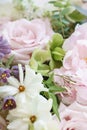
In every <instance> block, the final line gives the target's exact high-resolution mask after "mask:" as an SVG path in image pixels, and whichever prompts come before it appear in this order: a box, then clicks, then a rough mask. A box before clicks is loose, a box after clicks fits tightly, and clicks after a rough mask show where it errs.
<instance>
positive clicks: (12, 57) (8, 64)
mask: <svg viewBox="0 0 87 130" xmlns="http://www.w3.org/2000/svg"><path fill="white" fill-rule="evenodd" d="M13 60H14V55H13V56H11V57H10V58H9V59H8V61H7V62H6V67H7V68H9V67H10V65H11V64H12V62H13Z"/></svg>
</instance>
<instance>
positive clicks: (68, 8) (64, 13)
mask: <svg viewBox="0 0 87 130" xmlns="http://www.w3.org/2000/svg"><path fill="white" fill-rule="evenodd" d="M74 10H75V8H74V7H73V6H68V7H66V8H64V9H63V10H62V11H61V12H60V14H61V15H68V14H71V13H72V12H73V11H74Z"/></svg>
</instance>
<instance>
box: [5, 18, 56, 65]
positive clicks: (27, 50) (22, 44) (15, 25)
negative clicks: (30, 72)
mask: <svg viewBox="0 0 87 130" xmlns="http://www.w3.org/2000/svg"><path fill="white" fill-rule="evenodd" d="M3 34H4V36H5V37H6V38H7V40H8V41H9V44H10V47H11V50H12V52H11V54H10V55H8V56H7V57H6V58H9V56H11V55H12V54H14V62H15V63H18V61H20V62H21V63H23V64H24V63H25V62H26V63H27V64H28V63H29V59H30V56H31V54H32V52H33V51H34V50H35V49H36V48H45V46H46V45H47V43H48V41H49V40H50V38H51V36H52V35H53V34H54V32H53V30H52V28H51V25H50V22H49V20H48V19H34V20H31V21H28V20H26V19H20V20H16V21H10V22H8V23H7V24H6V25H5V28H4V30H3ZM24 60H25V61H24Z"/></svg>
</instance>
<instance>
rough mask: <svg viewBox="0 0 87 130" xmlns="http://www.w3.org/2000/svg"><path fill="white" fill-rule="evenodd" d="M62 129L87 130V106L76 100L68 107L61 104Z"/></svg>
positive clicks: (60, 124) (60, 125)
mask: <svg viewBox="0 0 87 130" xmlns="http://www.w3.org/2000/svg"><path fill="white" fill-rule="evenodd" d="M59 109H60V118H61V122H60V123H59V127H60V128H59V129H60V130H87V106H83V105H80V104H78V103H77V102H74V103H73V104H71V105H70V106H68V107H66V106H64V105H63V104H61V105H60V108H59Z"/></svg>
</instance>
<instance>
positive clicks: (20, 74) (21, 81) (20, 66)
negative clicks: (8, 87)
mask: <svg viewBox="0 0 87 130" xmlns="http://www.w3.org/2000/svg"><path fill="white" fill-rule="evenodd" d="M18 67H19V80H20V84H23V69H22V65H21V64H18Z"/></svg>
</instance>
